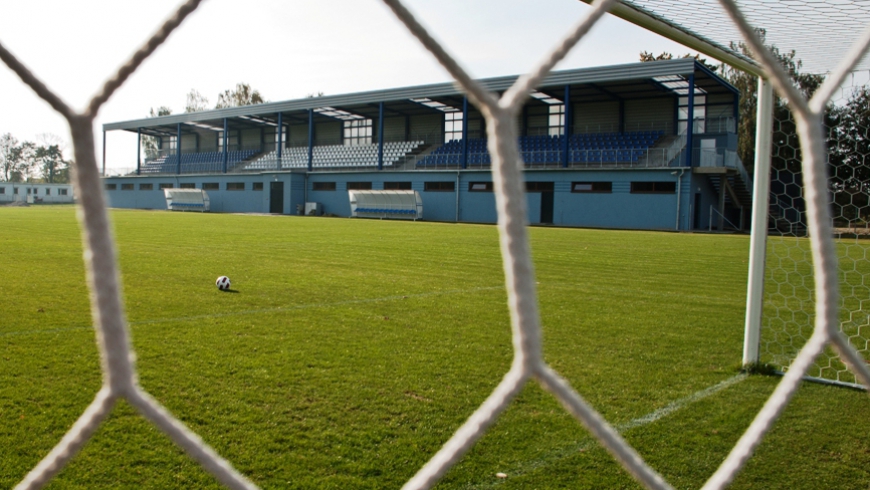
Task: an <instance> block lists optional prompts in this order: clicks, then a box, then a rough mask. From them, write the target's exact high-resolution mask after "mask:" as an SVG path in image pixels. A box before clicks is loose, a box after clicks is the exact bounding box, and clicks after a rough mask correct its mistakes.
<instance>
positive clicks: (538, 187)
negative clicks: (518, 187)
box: [526, 182, 553, 192]
mask: <svg viewBox="0 0 870 490" xmlns="http://www.w3.org/2000/svg"><path fill="white" fill-rule="evenodd" d="M526 192H553V183H552V182H526Z"/></svg>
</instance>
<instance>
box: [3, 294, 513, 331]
mask: <svg viewBox="0 0 870 490" xmlns="http://www.w3.org/2000/svg"><path fill="white" fill-rule="evenodd" d="M497 290H504V286H489V287H478V288H470V289H449V290H447V291H433V292H429V293H417V294H405V295H398V294H397V295H393V296H383V297H380V298H365V299H349V300H345V301H334V302H330V303H312V304H306V305H294V306H276V307H273V308H259V309H256V310H242V311H233V312H228V313H213V314H205V315H191V316H179V317H174V318H154V319H151V320H140V321H137V322H130V326H137V325H152V324H156V323H173V322H189V321H194V320H208V319H213V318H226V317H233V316H246V315H259V314H261V313H279V312H284V311H296V310H309V309H313V308H331V307H335V306H347V305H360V304H367V303H382V302H387V301H397V300H403V299H419V298H429V297H433V296H446V295H451V294H469V293H478V292H482V291H497ZM90 329H91V327H90V326H83V325H82V326H69V327H59V328H50V329H44V330H19V331H12V332H0V337H12V336H17V335H37V334H47V333H59V332H70V331H75V330H90Z"/></svg>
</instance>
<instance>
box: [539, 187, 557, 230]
mask: <svg viewBox="0 0 870 490" xmlns="http://www.w3.org/2000/svg"><path fill="white" fill-rule="evenodd" d="M553 197H554V194H553V191H552V190H550V191H544V192H542V193H541V223H547V224H553Z"/></svg>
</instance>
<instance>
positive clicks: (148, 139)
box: [142, 90, 195, 160]
mask: <svg viewBox="0 0 870 490" xmlns="http://www.w3.org/2000/svg"><path fill="white" fill-rule="evenodd" d="M191 92H195V90H191ZM188 97H190V95H188ZM171 114H172V109H170V108H168V107H166V106H160V107H158V108H157V110H156V111H155V110H154V108H153V107H152V108H151V110H150V111H149V112H148V117H161V116H169V115H171ZM159 142H160V139H159V138H156V137H154V136H147V135H146V136H143V137H142V149H143V150H144V151H145V159H146V160H153V159H155V158H157V157H158V156H160V146H159Z"/></svg>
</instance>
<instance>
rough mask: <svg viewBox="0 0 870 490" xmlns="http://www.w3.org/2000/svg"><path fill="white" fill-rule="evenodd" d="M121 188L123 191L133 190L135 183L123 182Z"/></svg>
mask: <svg viewBox="0 0 870 490" xmlns="http://www.w3.org/2000/svg"><path fill="white" fill-rule="evenodd" d="M121 190H122V191H132V190H133V184H121Z"/></svg>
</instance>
